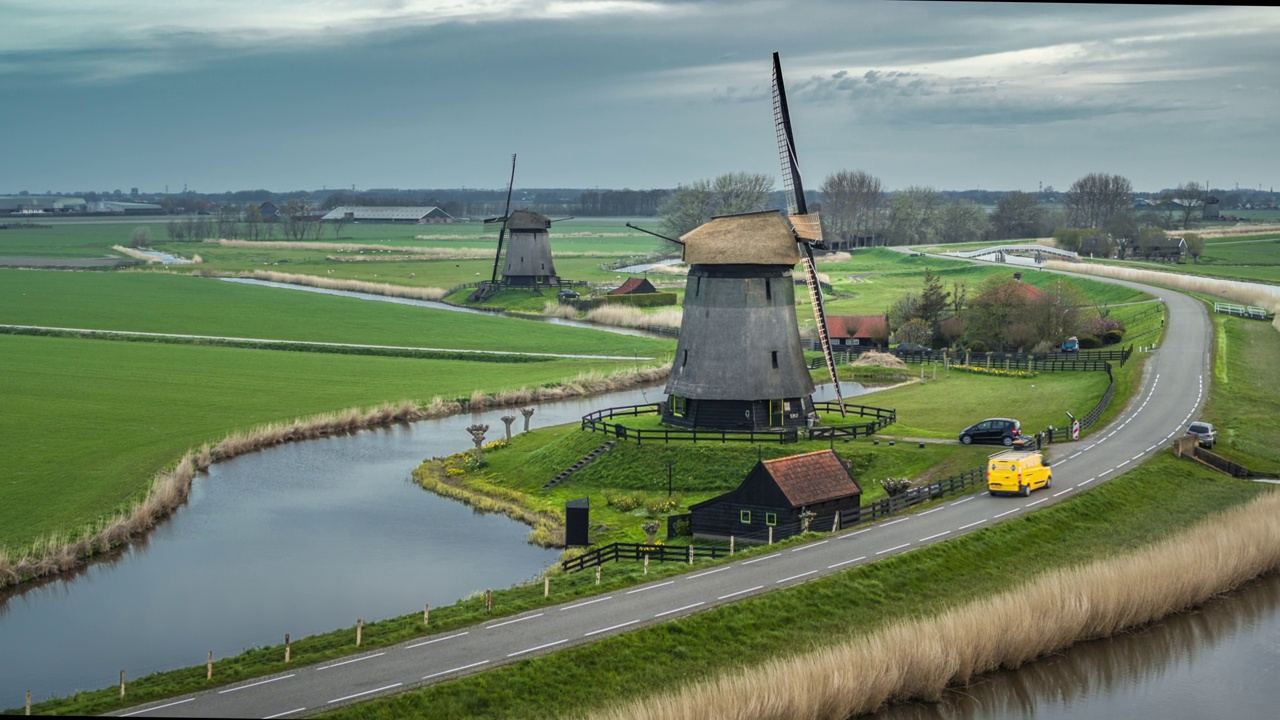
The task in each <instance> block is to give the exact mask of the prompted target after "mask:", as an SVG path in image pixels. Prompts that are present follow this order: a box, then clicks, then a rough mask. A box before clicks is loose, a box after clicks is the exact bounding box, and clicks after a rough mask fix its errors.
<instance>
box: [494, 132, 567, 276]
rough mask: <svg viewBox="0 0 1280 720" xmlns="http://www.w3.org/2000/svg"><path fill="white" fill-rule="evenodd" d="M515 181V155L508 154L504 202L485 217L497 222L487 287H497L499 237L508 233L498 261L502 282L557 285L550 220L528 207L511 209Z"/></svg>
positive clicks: (500, 249)
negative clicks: (493, 215)
mask: <svg viewBox="0 0 1280 720" xmlns="http://www.w3.org/2000/svg"><path fill="white" fill-rule="evenodd" d="M515 180H516V156H515V155H512V156H511V182H510V184H508V185H507V205H506V208H505V209H504V210H503V211H502V216H501V217H496V218H488V219H487V220H485V222H487V223H494V222H501V223H502V230H500V231H499V232H498V252H497V254H496V255H494V258H493V277H492V278H491V279H490V281H489V284H490V287H492V288H494V289H497V285H498V263H499V262H500V261H501V260H502V241H503V237H504V236H505V235H507V234H508V233H510V239H509V241H508V247H507V258H506V261H505V262H503V263H502V284H503V285H516V286H524V287H528V286H538V285H558V284H559V282H560V278H559V277H558V276H557V275H556V266H555V263H553V262H552V260H551V235H550V228H551V223H552V221H551V220H550V219H548V218H547V217H546V216H544V215H542V214H540V213H536V212H533V211H532V210H516V211H515V212H512V211H511V189H512V187H514V185H515Z"/></svg>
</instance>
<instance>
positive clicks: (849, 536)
mask: <svg viewBox="0 0 1280 720" xmlns="http://www.w3.org/2000/svg"><path fill="white" fill-rule="evenodd" d="M873 529H874V528H867V529H866V530H859V531H857V532H851V533H849V534H848V535H841V536H840V537H842V538H844V539H846V540H848V539H849V538H851V537H853V536H854V535H861V534H862V533H864V532H871V531H872V530H873Z"/></svg>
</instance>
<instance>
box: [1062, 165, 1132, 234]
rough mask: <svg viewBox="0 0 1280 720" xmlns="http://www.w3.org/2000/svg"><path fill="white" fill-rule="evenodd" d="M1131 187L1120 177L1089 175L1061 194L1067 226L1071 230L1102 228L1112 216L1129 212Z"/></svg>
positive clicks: (1099, 174) (1125, 179)
mask: <svg viewBox="0 0 1280 720" xmlns="http://www.w3.org/2000/svg"><path fill="white" fill-rule="evenodd" d="M1132 198H1133V185H1132V184H1131V183H1130V182H1129V180H1128V179H1127V178H1125V177H1123V176H1121V175H1107V174H1105V173H1090V174H1088V175H1085V176H1084V177H1082V178H1080V179H1079V180H1076V181H1075V182H1074V183H1072V184H1071V188H1070V189H1069V190H1067V192H1065V193H1063V198H1062V199H1063V202H1064V203H1065V204H1066V206H1067V224H1068V225H1070V226H1071V227H1104V226H1105V225H1106V223H1107V221H1108V220H1109V219H1110V218H1111V216H1112V215H1114V214H1116V213H1117V212H1120V211H1122V210H1128V209H1130V205H1131V204H1132Z"/></svg>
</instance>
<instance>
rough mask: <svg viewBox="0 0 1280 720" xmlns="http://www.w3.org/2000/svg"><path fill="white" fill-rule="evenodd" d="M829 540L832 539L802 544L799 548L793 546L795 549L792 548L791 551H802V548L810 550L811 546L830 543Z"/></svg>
mask: <svg viewBox="0 0 1280 720" xmlns="http://www.w3.org/2000/svg"><path fill="white" fill-rule="evenodd" d="M829 542H831V541H830V540H822V541H820V542H816V543H809V544H808V545H801V546H800V547H798V548H793V549H792V550H791V552H800V551H801V550H808V549H809V548H813V547H818V546H819V545H826V544H827V543H829Z"/></svg>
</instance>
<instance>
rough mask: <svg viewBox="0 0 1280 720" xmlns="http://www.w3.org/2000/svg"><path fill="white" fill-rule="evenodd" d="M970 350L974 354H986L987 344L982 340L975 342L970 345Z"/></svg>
mask: <svg viewBox="0 0 1280 720" xmlns="http://www.w3.org/2000/svg"><path fill="white" fill-rule="evenodd" d="M969 350H971V351H972V352H986V351H987V344H986V343H984V342H982V341H981V340H974V341H972V342H970V343H969Z"/></svg>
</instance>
